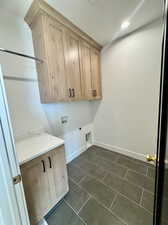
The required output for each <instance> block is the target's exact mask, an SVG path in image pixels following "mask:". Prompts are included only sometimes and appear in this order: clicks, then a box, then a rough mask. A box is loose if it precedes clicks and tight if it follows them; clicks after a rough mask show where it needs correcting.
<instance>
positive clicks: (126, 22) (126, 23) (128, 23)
mask: <svg viewBox="0 0 168 225" xmlns="http://www.w3.org/2000/svg"><path fill="white" fill-rule="evenodd" d="M129 25H130V22H129V21H124V22H123V23H122V24H121V29H122V30H125V29H127V28H128V27H129Z"/></svg>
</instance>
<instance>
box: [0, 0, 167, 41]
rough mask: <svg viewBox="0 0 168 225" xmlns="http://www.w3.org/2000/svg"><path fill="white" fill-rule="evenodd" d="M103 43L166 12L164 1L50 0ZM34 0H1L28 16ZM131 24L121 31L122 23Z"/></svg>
mask: <svg viewBox="0 0 168 225" xmlns="http://www.w3.org/2000/svg"><path fill="white" fill-rule="evenodd" d="M46 1H47V2H48V3H49V4H50V5H51V6H53V7H54V8H55V9H57V10H58V11H59V12H61V13H62V14H63V15H64V16H66V17H67V18H68V19H69V20H71V21H72V22H73V23H74V24H76V25H77V26H78V27H80V28H81V29H82V30H83V31H85V32H86V33H88V34H89V35H90V36H91V37H92V38H94V39H95V40H96V41H97V42H99V43H100V44H102V45H105V44H108V43H109V42H111V41H112V40H113V39H114V38H116V37H117V36H118V35H119V36H120V35H123V33H124V32H128V31H132V30H133V29H136V28H138V27H140V26H142V25H144V24H146V23H149V22H150V21H151V20H154V19H156V18H158V17H160V16H161V15H162V8H163V6H162V1H163V0H46ZM31 3H32V0H10V3H9V1H6V0H0V10H3V11H6V12H8V13H12V14H15V15H18V16H21V17H24V16H25V14H26V12H27V10H28V8H29V7H30V4H31ZM127 19H130V22H131V25H130V26H129V28H128V29H127V30H126V31H121V23H122V22H123V21H125V20H127Z"/></svg>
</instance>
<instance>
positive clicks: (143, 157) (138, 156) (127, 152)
mask: <svg viewBox="0 0 168 225" xmlns="http://www.w3.org/2000/svg"><path fill="white" fill-rule="evenodd" d="M94 145H97V146H99V147H102V148H105V149H107V150H110V151H114V152H118V153H121V154H124V155H127V156H130V157H133V158H135V159H139V160H141V161H144V162H145V161H146V155H144V154H140V153H136V152H133V151H131V150H129V149H125V148H121V147H118V146H113V145H108V144H104V143H102V142H98V141H95V142H94Z"/></svg>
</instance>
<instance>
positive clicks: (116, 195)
mask: <svg viewBox="0 0 168 225" xmlns="http://www.w3.org/2000/svg"><path fill="white" fill-rule="evenodd" d="M117 197H118V193H116V194H115V196H114V199H113V201H112V203H111V205H110V207H109V209H111V208H112V206H113V205H114V203H115V200H116V199H117Z"/></svg>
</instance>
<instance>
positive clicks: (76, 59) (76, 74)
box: [65, 31, 81, 100]
mask: <svg viewBox="0 0 168 225" xmlns="http://www.w3.org/2000/svg"><path fill="white" fill-rule="evenodd" d="M79 45H80V40H79V39H78V37H77V36H76V35H74V34H73V33H71V32H70V31H66V53H65V58H66V69H67V82H68V88H69V90H70V96H71V97H70V99H71V100H79V99H81V68H80V55H79Z"/></svg>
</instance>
